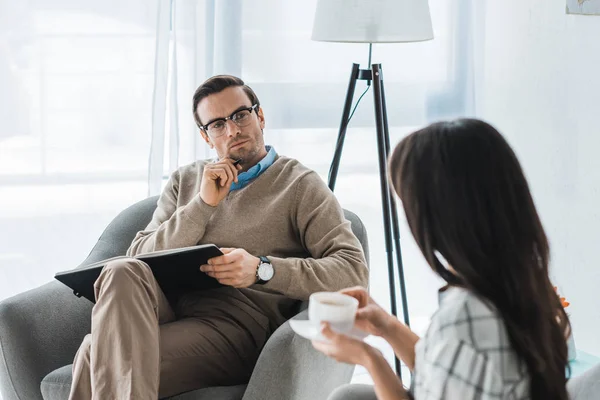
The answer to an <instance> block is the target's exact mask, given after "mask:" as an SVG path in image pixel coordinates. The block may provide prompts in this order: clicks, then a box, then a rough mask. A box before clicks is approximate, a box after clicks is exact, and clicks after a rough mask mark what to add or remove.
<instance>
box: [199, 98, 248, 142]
mask: <svg viewBox="0 0 600 400" xmlns="http://www.w3.org/2000/svg"><path fill="white" fill-rule="evenodd" d="M257 107H258V103H256V104H254V105H253V106H250V107H248V108H242V109H239V110H236V111H234V112H233V113H231V115H230V116H229V117H225V118H217V119H215V120H212V121H210V122H209V123H208V124H206V125H201V126H200V129H202V130H203V131H204V132H205V133H206V134H207V135H208V136H210V137H213V138H218V137H221V136H223V135H224V134H225V132H227V129H225V130H224V131H223V133H222V134H220V135H218V136H212V135H211V134H210V133H208V126H209V125H212V124H214V123H215V122H219V121H223V122H225V124H226V125H227V121H231V122H233V123H234V124H236V125H237V126H240V125H239V124H238V123H237V122H236V121H235V120H234V119H233V116H234V115H236V114H237V113H240V112H242V111H250V114H252V111H256V114H257V115H258V111H257V110H256V108H257Z"/></svg>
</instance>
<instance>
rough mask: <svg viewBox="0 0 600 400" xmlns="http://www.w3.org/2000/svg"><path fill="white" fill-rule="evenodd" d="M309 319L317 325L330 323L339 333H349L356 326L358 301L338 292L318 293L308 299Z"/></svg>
mask: <svg viewBox="0 0 600 400" xmlns="http://www.w3.org/2000/svg"><path fill="white" fill-rule="evenodd" d="M308 301H309V302H308V319H309V320H310V321H311V322H312V323H313V324H315V325H320V324H321V322H329V324H330V325H331V328H332V329H333V330H335V331H337V332H342V333H343V332H349V331H350V330H352V327H353V326H354V319H355V318H356V310H357V309H358V300H356V299H355V298H354V297H351V296H348V295H345V294H341V293H336V292H318V293H313V294H312V295H310V297H309V299H308Z"/></svg>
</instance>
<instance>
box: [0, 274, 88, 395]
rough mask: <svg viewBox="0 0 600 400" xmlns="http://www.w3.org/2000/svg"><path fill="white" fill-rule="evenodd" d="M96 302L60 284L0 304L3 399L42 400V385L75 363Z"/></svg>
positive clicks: (40, 288)
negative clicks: (49, 374) (56, 371)
mask: <svg viewBox="0 0 600 400" xmlns="http://www.w3.org/2000/svg"><path fill="white" fill-rule="evenodd" d="M91 308H92V303H90V302H89V301H87V300H85V299H79V298H77V297H75V296H74V295H73V292H72V290H70V289H69V288H68V287H66V286H63V285H62V284H61V283H59V282H50V283H48V284H46V285H43V286H41V287H38V288H36V289H33V290H29V291H27V292H25V293H21V294H19V295H16V296H14V297H11V298H9V299H6V300H4V301H2V302H1V303H0V388H1V389H2V392H1V394H2V398H3V400H21V399H32V400H33V399H40V400H42V394H41V392H40V382H41V381H42V379H43V378H44V376H46V375H47V374H48V373H50V372H51V371H53V370H54V369H56V368H59V367H62V366H64V365H66V364H70V363H72V362H73V357H74V356H75V353H76V352H77V349H78V348H79V345H80V344H81V341H82V339H83V337H84V336H85V335H86V334H87V333H88V332H89V331H90V324H91V321H90V313H91Z"/></svg>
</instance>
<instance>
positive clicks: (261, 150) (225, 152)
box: [196, 86, 266, 170]
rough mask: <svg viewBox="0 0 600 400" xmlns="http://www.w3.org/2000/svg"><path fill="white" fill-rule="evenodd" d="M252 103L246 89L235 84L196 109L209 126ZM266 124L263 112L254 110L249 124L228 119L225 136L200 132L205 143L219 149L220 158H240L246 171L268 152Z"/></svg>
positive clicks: (209, 98) (212, 96) (201, 119)
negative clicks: (238, 123) (265, 138)
mask: <svg viewBox="0 0 600 400" xmlns="http://www.w3.org/2000/svg"><path fill="white" fill-rule="evenodd" d="M251 106H253V104H251V101H250V99H249V98H248V95H246V92H244V89H243V88H242V87H240V86H233V87H228V88H227V89H224V90H222V91H221V92H219V93H215V94H211V95H210V96H208V97H205V98H204V99H202V100H201V101H200V103H199V104H198V108H197V110H196V111H197V112H198V116H199V117H200V121H201V122H202V124H204V125H207V124H208V123H210V122H211V121H213V120H215V119H218V118H225V117H229V116H231V114H232V113H234V112H236V111H238V110H240V109H243V108H249V107H251ZM264 127H265V118H264V115H263V111H262V109H258V115H257V113H256V112H254V111H252V113H251V115H250V120H249V123H248V125H246V126H243V127H239V126H237V125H236V124H235V123H234V122H233V121H231V120H227V122H226V127H225V128H226V129H225V133H224V134H223V135H222V136H219V137H211V136H209V135H208V133H207V132H204V130H202V129H201V130H200V133H201V134H202V137H203V138H204V140H205V141H206V143H208V145H209V146H210V147H211V148H214V149H215V150H216V151H217V154H218V156H219V159H223V158H232V159H234V160H235V159H241V160H242V161H241V162H240V165H241V166H242V168H243V170H247V169H248V168H250V167H252V166H253V165H255V164H257V163H258V162H259V161H260V160H261V159H262V158H263V157H264V156H265V155H266V150H265V143H264V139H263V133H262V130H263V128H264Z"/></svg>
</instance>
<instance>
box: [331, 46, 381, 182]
mask: <svg viewBox="0 0 600 400" xmlns="http://www.w3.org/2000/svg"><path fill="white" fill-rule="evenodd" d="M372 50H373V43H369V61H368V63H367V68H369V69H370V68H371V53H372ZM370 87H371V80H370V79H368V80H367V88H366V89H365V91H364V92H362V94H361V95H360V97H359V98H358V100H357V101H356V104H355V105H354V108H353V109H352V112H351V113H350V116H349V117H348V120H347V121H346V123H345V124H344V125H343V126H342V127H341V128H340V132H346V128H347V127H348V124H350V120H351V119H352V116H353V115H354V111H356V107H358V104H359V103H360V101H361V100H362V98H363V96H364V95H365V94H366V93H367V92H368V91H369V88H370ZM344 136H345V133H344ZM343 142H344V139H343V137H342V136H338V140H337V143H336V144H335V151H334V153H333V154H334V156H333V161H332V162H331V166H330V167H329V180H330V181H331V173H332V172H333V166H334V165H339V164H340V158H341V157H342V143H343Z"/></svg>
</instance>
